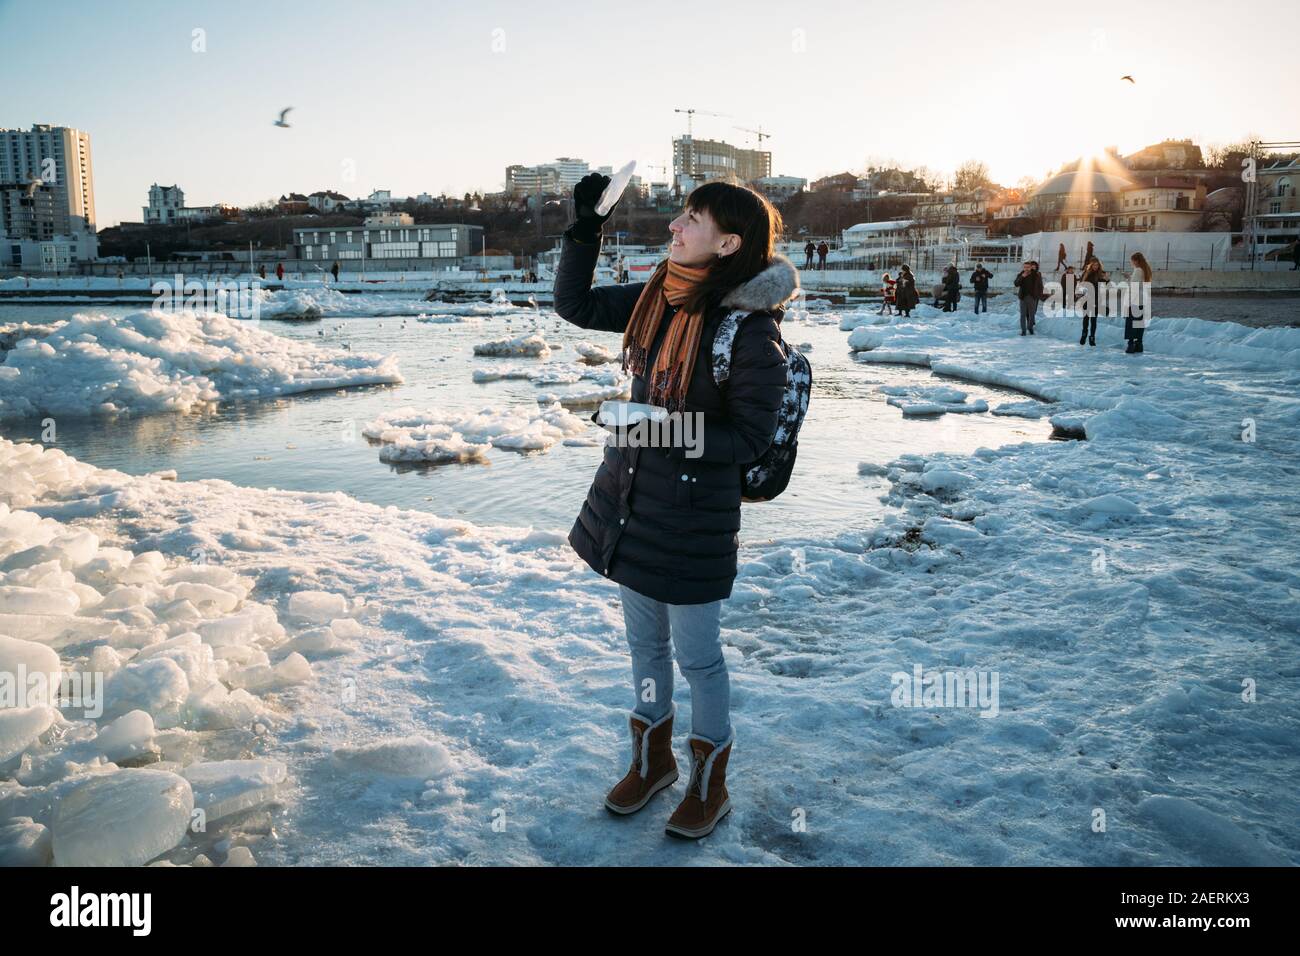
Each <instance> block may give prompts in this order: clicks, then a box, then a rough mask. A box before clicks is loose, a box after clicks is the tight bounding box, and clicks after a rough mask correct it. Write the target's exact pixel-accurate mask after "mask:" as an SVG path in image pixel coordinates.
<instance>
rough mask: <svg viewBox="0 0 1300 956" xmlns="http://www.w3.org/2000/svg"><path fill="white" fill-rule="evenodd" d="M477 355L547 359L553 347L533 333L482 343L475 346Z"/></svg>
mask: <svg viewBox="0 0 1300 956" xmlns="http://www.w3.org/2000/svg"><path fill="white" fill-rule="evenodd" d="M474 354H475V355H502V356H506V357H510V358H514V357H522V356H532V357H534V358H546V356H548V355H550V354H551V347H550V346H549V345H547V344H546V339H544V338H542V337H541V336H540V335H538V334H536V333H533V334H531V335H520V336H516V337H515V338H512V339H493V340H492V341H491V342H481V343H479V344H478V345H475V346H474Z"/></svg>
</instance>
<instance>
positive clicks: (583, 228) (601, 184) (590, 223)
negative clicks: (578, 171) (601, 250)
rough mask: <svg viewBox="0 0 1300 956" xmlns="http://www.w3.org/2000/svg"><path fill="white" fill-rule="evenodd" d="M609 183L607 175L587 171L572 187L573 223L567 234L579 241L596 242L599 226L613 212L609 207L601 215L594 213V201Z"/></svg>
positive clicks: (598, 199) (598, 236) (598, 200)
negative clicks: (606, 211) (608, 209)
mask: <svg viewBox="0 0 1300 956" xmlns="http://www.w3.org/2000/svg"><path fill="white" fill-rule="evenodd" d="M608 185H609V177H608V176H605V175H602V174H601V173H588V174H587V175H586V176H583V177H582V179H580V180H579V181H578V182H577V183H576V184H575V185H574V187H573V225H572V226H570V227H569V235H570V236H571V237H572V238H574V239H576V240H578V241H579V242H596V241H597V240H598V239H599V238H600V227H601V225H602V224H603V223H604V222H605V220H606V219H608V218H609V217H610V215H612V214H613V210H612V209H611V210H610V211H609V212H608V213H606V214H605V215H603V216H598V215H597V214H596V203H598V202H600V194H601V193H603V192H604V191H605V187H606V186H608Z"/></svg>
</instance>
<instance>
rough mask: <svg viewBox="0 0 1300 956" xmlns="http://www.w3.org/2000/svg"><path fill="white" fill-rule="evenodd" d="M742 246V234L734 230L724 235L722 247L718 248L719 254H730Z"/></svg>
mask: <svg viewBox="0 0 1300 956" xmlns="http://www.w3.org/2000/svg"><path fill="white" fill-rule="evenodd" d="M739 248H740V236H738V235H736V234H735V233H734V232H729V233H727V234H726V235H725V236H723V237H722V248H721V249H719V250H718V255H719V256H729V255H731V254H732V253H733V252H735V251H736V250H737V249H739Z"/></svg>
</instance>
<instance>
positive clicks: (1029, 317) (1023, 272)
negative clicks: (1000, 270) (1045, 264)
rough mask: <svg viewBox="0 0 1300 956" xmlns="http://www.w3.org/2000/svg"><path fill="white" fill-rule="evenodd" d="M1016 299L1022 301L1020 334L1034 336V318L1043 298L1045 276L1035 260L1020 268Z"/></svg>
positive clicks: (1017, 277) (1017, 278)
mask: <svg viewBox="0 0 1300 956" xmlns="http://www.w3.org/2000/svg"><path fill="white" fill-rule="evenodd" d="M1015 284H1016V298H1017V299H1019V300H1020V334H1021V335H1033V334H1034V316H1035V315H1036V314H1037V312H1038V303H1039V302H1040V301H1041V300H1042V297H1043V274H1042V273H1041V272H1039V271H1038V263H1037V262H1035V261H1034V260H1033V259H1030V260H1029V261H1027V262H1025V264H1024V265H1022V266H1021V267H1020V274H1019V275H1018V276H1016V282H1015Z"/></svg>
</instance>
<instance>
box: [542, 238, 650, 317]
mask: <svg viewBox="0 0 1300 956" xmlns="http://www.w3.org/2000/svg"><path fill="white" fill-rule="evenodd" d="M560 242H561V243H562V245H561V251H560V266H559V268H558V269H557V270H556V272H555V311H556V313H557V314H558V315H559V316H560V318H562V319H564V320H565V321H566V322H572V323H573V324H574V325H576V326H578V327H579V328H583V329H591V330H592V331H594V332H620V333H621V332H622V331H623V330H624V329H626V328H627V323H628V320H629V319H631V318H632V309H633V307H634V306H635V305H636V300H637V299H638V298H640V296H641V290H642V289H644V288H645V283H644V282H637V283H635V284H633V285H605V286H595V287H594V288H593V287H592V284H591V279H592V276H594V275H595V273H596V260H597V259H598V258H599V256H600V239H599V238H597V240H596V241H595V242H579V241H578V240H577V239H574V238H573V237H572V236H570V235H569V234H568V233H565V235H564V238H563V239H561V240H560Z"/></svg>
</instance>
